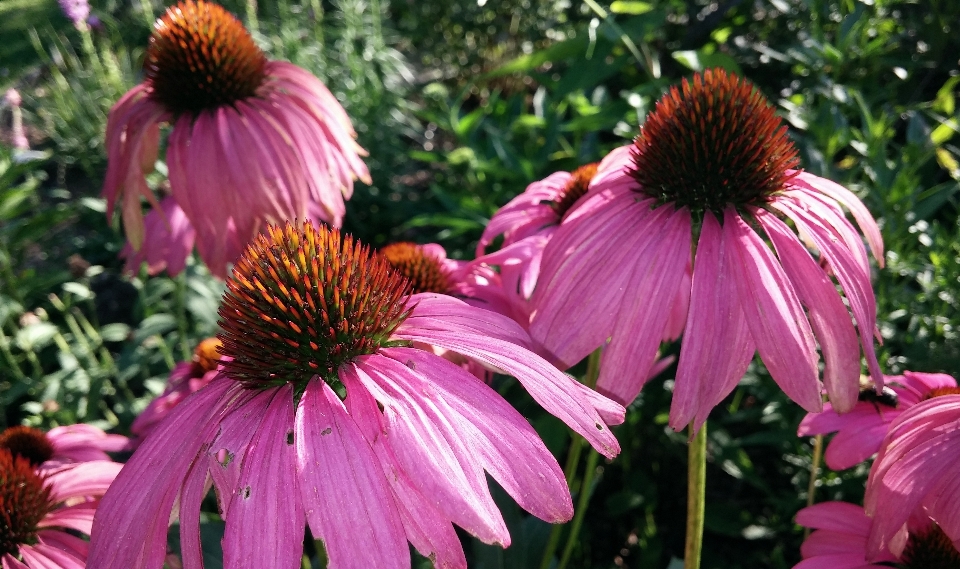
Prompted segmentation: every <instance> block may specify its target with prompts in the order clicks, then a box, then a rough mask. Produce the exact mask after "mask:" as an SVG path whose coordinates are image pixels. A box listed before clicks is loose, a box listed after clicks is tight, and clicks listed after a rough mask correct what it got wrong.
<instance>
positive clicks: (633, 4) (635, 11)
mask: <svg viewBox="0 0 960 569" xmlns="http://www.w3.org/2000/svg"><path fill="white" fill-rule="evenodd" d="M651 10H653V5H652V4H648V3H646V2H637V1H636V0H616V1H615V2H614V3H613V4H610V11H611V12H613V13H614V14H631V15H634V16H638V15H640V14H646V13H647V12H650V11H651Z"/></svg>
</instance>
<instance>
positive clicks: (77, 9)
mask: <svg viewBox="0 0 960 569" xmlns="http://www.w3.org/2000/svg"><path fill="white" fill-rule="evenodd" d="M57 3H58V4H60V10H62V11H63V15H64V16H66V17H67V19H68V20H70V21H71V22H73V25H74V26H77V27H78V28H79V27H81V26H85V25H86V23H87V18H89V17H90V3H89V2H88V1H87V0H57Z"/></svg>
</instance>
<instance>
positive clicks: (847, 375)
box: [753, 210, 860, 413]
mask: <svg viewBox="0 0 960 569" xmlns="http://www.w3.org/2000/svg"><path fill="white" fill-rule="evenodd" d="M753 213H754V216H755V217H756V219H757V220H758V221H759V222H760V225H761V226H762V227H763V229H764V230H765V231H766V233H767V235H768V236H769V237H770V241H771V242H773V246H774V249H776V251H777V254H778V255H779V257H780V263H781V265H782V266H783V270H784V272H785V273H786V274H787V277H788V278H789V279H790V282H791V283H792V284H793V286H794V290H796V292H797V296H798V297H799V299H800V302H801V303H803V305H804V306H805V307H806V309H807V313H808V314H809V315H810V325H811V326H812V327H813V330H814V332H815V334H816V337H817V340H819V342H820V349H821V350H822V351H823V360H824V370H823V383H824V386H825V387H826V389H827V394H828V395H829V396H830V401H831V402H832V403H833V407H834V408H836V410H837V412H839V413H845V412H847V411H849V410H851V409H853V406H854V405H856V403H857V395H858V393H859V391H860V343H859V342H858V340H857V331H856V330H855V329H854V327H853V322H852V321H851V320H850V317H849V316H848V314H847V308H846V306H844V304H843V301H842V300H841V299H840V295H839V294H837V290H836V288H835V287H834V286H833V283H832V282H831V281H830V279H829V278H828V277H827V276H826V274H824V272H823V270H822V269H821V268H820V266H819V265H817V262H816V261H814V260H813V257H811V256H810V253H809V252H808V251H807V250H806V249H805V248H804V247H803V245H802V244H801V243H800V241H798V240H797V237H796V235H794V233H793V232H792V231H790V228H789V227H787V225H786V224H785V223H783V222H782V221H780V220H779V219H777V217H776V216H774V215H772V214H770V213H767V212H766V211H763V210H755V211H754V212H753Z"/></svg>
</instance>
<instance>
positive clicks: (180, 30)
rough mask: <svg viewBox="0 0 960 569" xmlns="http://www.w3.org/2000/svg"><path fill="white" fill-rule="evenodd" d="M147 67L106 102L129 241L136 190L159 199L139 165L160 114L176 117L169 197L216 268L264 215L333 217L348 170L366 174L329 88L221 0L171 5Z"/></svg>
mask: <svg viewBox="0 0 960 569" xmlns="http://www.w3.org/2000/svg"><path fill="white" fill-rule="evenodd" d="M145 67H146V79H145V80H144V82H143V83H142V84H140V85H138V86H136V87H134V88H133V89H132V90H131V91H130V92H128V93H127V94H126V95H124V96H123V98H121V99H120V100H119V101H118V102H117V103H116V105H114V107H113V109H111V111H110V116H109V119H108V123H107V133H106V141H107V149H108V157H109V160H108V167H107V176H106V180H105V182H104V188H103V193H104V195H105V196H106V198H107V205H108V214H112V212H113V208H114V206H115V205H116V204H117V203H118V202H120V203H121V209H122V217H123V223H124V227H125V229H126V233H127V238H128V239H129V241H130V243H131V245H132V246H133V249H134V250H138V249H139V248H140V247H141V246H142V245H143V242H144V235H145V229H144V220H143V214H142V212H141V203H140V200H141V198H146V200H147V201H148V202H150V203H151V204H152V206H153V207H154V208H158V207H159V206H158V204H157V199H156V197H155V196H154V195H153V193H152V192H151V191H150V189H149V188H148V187H147V184H146V180H145V178H144V175H145V173H146V172H148V171H149V170H151V169H152V167H153V164H154V162H155V161H156V159H157V149H158V144H159V136H160V132H159V126H160V124H161V123H167V122H169V123H171V124H172V126H173V128H172V130H171V131H170V137H169V141H168V149H167V157H166V159H167V167H168V171H169V179H170V188H171V192H172V195H173V198H174V199H175V200H176V202H177V204H178V205H179V206H180V207H181V208H182V209H183V212H184V213H185V214H186V216H187V219H189V221H190V224H191V225H192V226H193V228H194V229H195V230H196V231H197V235H198V239H199V244H206V247H207V249H206V250H205V249H204V248H201V250H200V254H201V256H202V257H203V258H204V261H205V262H207V264H208V265H210V267H211V270H213V272H214V273H215V274H218V275H220V276H225V275H226V270H227V269H226V263H230V262H233V261H235V260H236V258H237V257H238V256H239V254H240V253H241V252H242V249H241V247H242V246H244V245H245V244H246V242H247V241H248V240H250V239H252V238H253V237H254V236H255V235H256V234H257V233H258V232H259V231H260V230H262V229H263V227H264V225H265V223H266V222H269V221H276V220H281V219H293V218H297V217H299V218H301V219H303V218H305V217H307V216H308V215H316V214H318V213H319V214H320V216H321V218H322V219H323V220H324V221H327V222H329V223H332V224H334V225H339V224H340V222H341V219H342V218H343V215H344V211H345V209H344V207H345V206H344V198H349V197H350V195H351V193H352V191H353V180H354V179H355V178H360V179H361V180H364V181H369V174H368V172H367V168H366V166H365V165H364V163H363V161H362V160H361V159H360V154H363V153H364V152H363V150H362V149H361V148H360V147H359V146H358V145H357V144H356V142H355V141H354V138H355V134H356V133H355V132H354V130H353V127H352V126H351V124H350V119H349V118H348V117H347V114H346V112H345V111H344V110H343V108H342V107H341V106H340V104H339V103H338V102H337V100H336V99H335V98H334V97H333V95H332V94H331V93H330V92H329V91H328V90H327V88H326V87H325V86H324V85H323V84H322V83H321V82H320V81H319V80H318V79H317V78H316V77H314V76H313V75H311V74H310V73H308V72H307V71H305V70H303V69H301V68H299V67H297V66H295V65H292V64H290V63H286V62H282V61H269V60H268V59H267V58H266V57H265V56H264V54H263V52H262V51H260V48H258V47H257V46H256V44H255V43H254V41H253V38H252V37H251V36H250V34H249V33H248V32H247V30H246V29H244V27H243V25H242V24H241V23H240V22H239V21H238V20H237V19H236V18H234V17H233V16H232V15H230V14H229V13H228V12H227V11H226V10H224V9H223V8H221V7H220V6H218V5H217V4H213V3H209V2H204V1H203V0H199V1H196V2H194V1H193V0H184V1H182V2H180V3H178V4H177V5H175V6H173V7H171V8H170V9H168V10H167V12H166V13H165V14H164V15H163V16H162V17H161V18H160V19H159V20H158V21H157V23H156V26H155V28H154V32H153V36H152V37H151V38H150V45H149V47H148V48H147V54H146V63H145ZM234 239H237V240H238V241H239V244H240V245H239V247H238V246H236V245H235V244H233V243H232V240H234Z"/></svg>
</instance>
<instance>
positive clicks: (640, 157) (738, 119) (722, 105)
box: [631, 69, 799, 219]
mask: <svg viewBox="0 0 960 569" xmlns="http://www.w3.org/2000/svg"><path fill="white" fill-rule="evenodd" d="M633 158H634V166H633V170H632V172H631V174H632V175H633V177H634V179H636V180H637V182H638V183H639V184H640V187H639V188H638V190H637V191H638V192H640V193H642V194H645V195H647V196H649V197H651V198H654V199H655V200H657V203H658V205H662V204H666V203H672V204H675V205H676V206H677V207H683V206H685V207H688V208H689V209H690V210H691V211H692V212H694V213H701V212H703V211H713V212H714V213H717V214H720V213H721V212H722V211H723V210H724V209H725V208H726V207H728V206H730V205H733V206H735V207H742V206H746V205H755V206H762V205H764V204H765V203H766V202H767V201H768V200H769V199H770V198H771V196H773V195H774V194H776V193H777V192H779V191H781V190H782V189H783V187H784V184H785V183H786V182H787V181H788V179H789V177H790V176H788V174H787V170H792V169H795V168H797V166H798V164H799V159H798V158H797V151H796V149H795V148H794V146H793V143H792V142H790V139H789V138H788V137H787V128H786V127H785V126H783V125H782V124H781V121H780V118H779V117H778V116H777V115H776V113H775V112H774V109H773V107H772V106H771V105H770V104H769V103H768V102H767V100H766V99H765V98H764V96H763V95H762V94H761V93H760V91H758V90H757V89H756V88H755V87H754V86H753V85H751V84H750V83H749V82H747V81H745V80H743V79H741V78H739V77H737V76H736V75H733V74H728V73H727V72H725V71H723V70H722V69H708V70H707V71H705V72H704V73H703V74H702V75H701V74H699V73H698V74H696V75H694V77H693V80H691V81H688V80H686V79H684V80H683V84H682V86H681V88H680V89H678V88H676V87H673V88H671V89H670V92H669V93H667V94H666V95H664V96H663V98H661V99H660V100H659V101H658V102H657V105H656V108H655V109H654V110H653V111H652V112H651V113H650V114H649V115H648V116H647V119H646V122H645V123H644V124H643V127H642V128H641V130H640V135H639V136H637V138H636V139H635V140H634V152H633ZM720 217H721V219H722V215H721V216H720Z"/></svg>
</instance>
